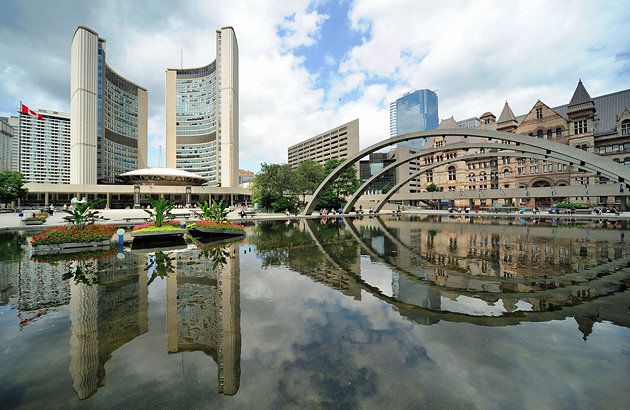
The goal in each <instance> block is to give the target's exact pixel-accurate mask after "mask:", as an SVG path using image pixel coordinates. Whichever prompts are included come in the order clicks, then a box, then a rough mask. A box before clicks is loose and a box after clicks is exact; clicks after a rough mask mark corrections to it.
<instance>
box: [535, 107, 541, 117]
mask: <svg viewBox="0 0 630 410" xmlns="http://www.w3.org/2000/svg"><path fill="white" fill-rule="evenodd" d="M536 118H537V119H541V118H542V108H536Z"/></svg>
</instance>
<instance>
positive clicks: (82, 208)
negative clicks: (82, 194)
mask: <svg viewBox="0 0 630 410" xmlns="http://www.w3.org/2000/svg"><path fill="white" fill-rule="evenodd" d="M103 202H105V199H103V198H101V199H95V200H93V201H88V202H84V203H81V202H77V203H75V204H74V206H73V209H71V210H70V209H64V210H63V212H65V213H67V214H68V216H64V217H63V219H65V220H66V221H68V222H70V223H71V224H72V225H75V226H85V225H94V223H96V221H97V220H106V219H107V218H104V217H103V216H101V215H99V211H96V210H95V209H96V207H97V206H99V205H100V204H102V203H103Z"/></svg>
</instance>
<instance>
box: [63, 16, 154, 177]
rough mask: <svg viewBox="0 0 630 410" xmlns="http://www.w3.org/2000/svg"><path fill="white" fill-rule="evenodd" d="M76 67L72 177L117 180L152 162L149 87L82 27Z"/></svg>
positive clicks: (75, 46) (73, 77)
mask: <svg viewBox="0 0 630 410" xmlns="http://www.w3.org/2000/svg"><path fill="white" fill-rule="evenodd" d="M71 50H72V51H71V67H70V72H71V74H70V89H71V92H70V107H71V108H70V117H71V130H70V175H71V177H70V182H71V183H72V184H96V183H107V184H110V183H115V182H116V176H117V175H119V174H121V173H124V172H128V171H132V170H134V169H138V168H146V166H147V107H148V93H147V90H146V89H145V88H143V87H140V86H139V85H136V84H134V83H132V82H131V81H129V80H127V79H126V78H124V77H122V76H121V75H119V74H118V73H116V72H115V71H114V70H113V69H112V68H111V67H110V66H109V65H108V64H107V62H106V60H107V59H106V56H107V52H106V42H105V39H102V38H100V37H99V35H98V33H96V32H94V31H92V30H90V29H89V28H86V27H78V28H77V29H76V31H75V32H74V36H73V37H72V47H71Z"/></svg>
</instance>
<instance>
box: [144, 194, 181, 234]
mask: <svg viewBox="0 0 630 410" xmlns="http://www.w3.org/2000/svg"><path fill="white" fill-rule="evenodd" d="M149 202H150V203H151V206H152V207H153V210H149V209H145V210H144V212H146V213H148V214H149V216H150V217H151V218H152V219H153V222H155V226H157V227H158V228H159V227H160V226H162V224H163V223H164V222H165V221H166V220H168V219H171V218H172V215H171V210H172V209H173V208H174V207H175V204H173V202H171V201H169V200H167V199H164V198H160V199H157V200H156V199H153V198H149Z"/></svg>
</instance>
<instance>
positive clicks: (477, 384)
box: [0, 216, 630, 409]
mask: <svg viewBox="0 0 630 410" xmlns="http://www.w3.org/2000/svg"><path fill="white" fill-rule="evenodd" d="M246 231H247V236H246V237H244V238H240V239H237V240H232V241H227V242H213V243H209V242H207V241H204V240H203V239H200V238H194V237H190V236H189V237H187V238H186V242H185V243H184V244H178V245H176V246H172V247H170V248H169V247H166V248H160V249H132V248H125V249H112V250H111V251H101V252H94V253H86V254H80V255H73V256H67V255H53V256H46V257H44V256H42V257H35V256H31V255H30V251H29V249H28V247H27V246H23V244H25V241H26V240H27V237H26V236H25V235H24V234H22V233H20V232H3V233H0V363H2V365H1V366H0V403H1V404H2V405H1V406H0V407H1V408H19V407H24V408H59V407H63V408H67V407H98V408H102V407H106V408H127V407H150V406H157V407H166V408H173V407H174V408H182V407H183V408H200V407H209V406H220V407H228V408H243V407H256V408H295V407H300V408H302V407H352V408H354V407H361V408H400V407H404V408H411V407H414V408H416V407H439V408H444V407H449V408H488V407H490V408H506V407H510V408H585V409H586V408H627V401H628V397H629V396H628V389H630V377H629V376H630V371H629V369H630V290H628V285H630V248H629V247H628V246H627V244H626V242H625V236H626V234H627V233H628V226H627V224H626V223H625V222H606V221H599V222H584V223H582V222H579V221H572V222H570V223H562V222H559V221H555V220H547V221H543V220H541V221H532V220H524V219H519V218H510V219H481V218H474V217H464V216H461V217H460V216H457V217H446V216H444V217H425V218H414V217H402V218H394V217H385V218H361V219H326V220H317V219H309V220H295V221H289V222H284V221H276V222H257V223H256V224H250V225H249V226H247V227H246Z"/></svg>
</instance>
